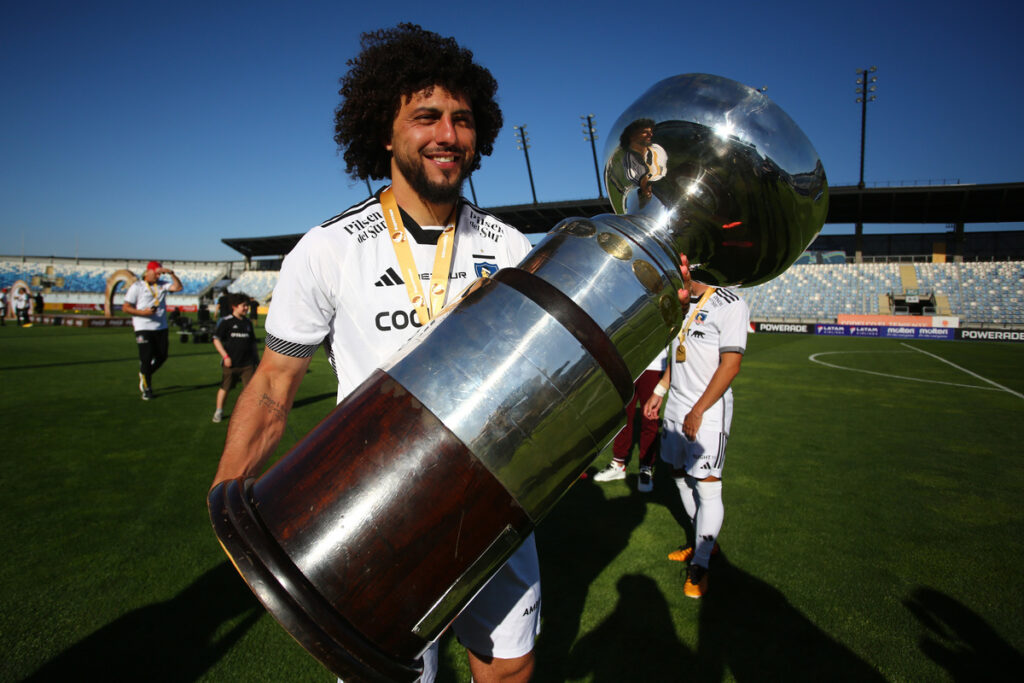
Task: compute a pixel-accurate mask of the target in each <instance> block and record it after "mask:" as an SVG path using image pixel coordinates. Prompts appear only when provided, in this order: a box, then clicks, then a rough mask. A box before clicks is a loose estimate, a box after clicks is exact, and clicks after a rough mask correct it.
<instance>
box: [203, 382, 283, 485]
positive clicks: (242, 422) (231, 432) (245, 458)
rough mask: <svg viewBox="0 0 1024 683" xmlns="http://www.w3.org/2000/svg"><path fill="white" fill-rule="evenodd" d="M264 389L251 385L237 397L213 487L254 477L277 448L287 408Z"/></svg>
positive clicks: (252, 383)
mask: <svg viewBox="0 0 1024 683" xmlns="http://www.w3.org/2000/svg"><path fill="white" fill-rule="evenodd" d="M253 379H254V380H255V379H256V378H255V377H253ZM265 389H266V388H265V387H260V386H258V385H257V383H256V382H255V381H254V382H251V383H250V384H249V386H248V387H246V389H245V391H243V392H242V395H241V396H239V397H238V401H237V403H236V404H235V409H234V414H233V415H232V416H231V424H230V425H229V426H228V437H227V441H226V442H225V444H224V454H223V455H222V456H221V459H220V465H219V466H218V468H217V475H216V476H215V477H214V480H213V484H214V486H216V485H217V484H219V483H220V482H222V481H224V480H225V479H237V478H239V477H254V476H256V475H258V474H259V473H260V471H261V470H262V469H263V466H264V464H266V462H267V459H268V458H269V457H270V454H271V453H273V452H274V449H275V448H277V444H278V442H279V441H280V440H281V435H282V434H284V428H285V425H286V424H287V421H288V408H289V407H290V406H288V405H286V404H284V403H282V402H281V401H280V400H279V399H276V398H274V397H273V396H272V395H271V394H270V393H268V391H266V390H265Z"/></svg>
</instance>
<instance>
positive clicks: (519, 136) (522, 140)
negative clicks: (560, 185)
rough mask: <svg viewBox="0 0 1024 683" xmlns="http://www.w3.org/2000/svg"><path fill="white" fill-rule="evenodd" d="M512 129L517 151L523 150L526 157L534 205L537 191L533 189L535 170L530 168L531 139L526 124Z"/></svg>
mask: <svg viewBox="0 0 1024 683" xmlns="http://www.w3.org/2000/svg"><path fill="white" fill-rule="evenodd" d="M512 129H513V130H514V131H515V132H516V143H517V149H521V150H523V155H524V156H525V157H526V172H527V173H528V174H529V175H530V192H531V193H532V194H533V203H534V204H536V203H537V191H536V190H535V189H534V188H533V170H532V169H531V168H530V152H529V149H530V144H529V143H530V138H529V137H528V136H527V134H526V124H525V123H524V124H523V125H521V126H512Z"/></svg>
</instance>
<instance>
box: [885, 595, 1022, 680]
mask: <svg viewBox="0 0 1024 683" xmlns="http://www.w3.org/2000/svg"><path fill="white" fill-rule="evenodd" d="M903 605H904V606H905V607H906V608H907V609H908V610H910V612H911V614H913V615H914V616H915V617H917V619H918V621H920V622H921V624H922V625H923V626H924V627H925V628H926V629H928V631H929V632H930V636H922V637H921V638H920V640H919V641H918V642H919V646H920V648H921V652H922V653H924V655H925V656H926V657H928V659H930V660H932V661H933V662H935V663H936V664H938V665H939V666H941V667H942V668H943V669H945V670H946V671H948V672H949V675H950V677H951V678H952V679H953V680H954V681H1011V680H1013V681H1019V680H1020V676H1021V671H1022V670H1024V656H1021V653H1020V652H1018V651H1017V650H1015V649H1014V648H1013V647H1012V646H1011V645H1010V644H1009V643H1007V642H1006V641H1005V640H1003V639H1002V638H1001V637H999V635H998V634H997V633H996V632H995V630H994V629H993V628H992V627H991V626H989V625H988V624H987V623H985V621H984V620H983V619H982V618H981V617H979V616H978V615H977V614H975V613H974V612H972V611H971V610H970V609H968V608H967V607H965V606H964V605H963V604H961V603H959V602H957V601H956V600H954V599H953V598H951V597H949V596H948V595H946V594H944V593H940V592H939V591H937V590H934V589H932V588H917V589H915V590H914V591H913V592H912V593H911V594H910V596H909V597H907V598H905V599H904V600H903Z"/></svg>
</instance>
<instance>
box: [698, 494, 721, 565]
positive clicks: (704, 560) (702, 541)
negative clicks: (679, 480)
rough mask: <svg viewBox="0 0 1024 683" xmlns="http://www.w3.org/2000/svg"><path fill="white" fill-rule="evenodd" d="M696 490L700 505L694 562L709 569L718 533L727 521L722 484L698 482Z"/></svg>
mask: <svg viewBox="0 0 1024 683" xmlns="http://www.w3.org/2000/svg"><path fill="white" fill-rule="evenodd" d="M695 488H696V489H697V498H698V499H699V500H700V505H699V506H698V508H697V523H696V533H697V539H696V542H695V543H694V552H693V562H694V563H696V564H699V565H700V566H702V567H707V566H708V563H709V562H710V561H711V550H712V549H713V548H714V547H715V541H716V540H717V539H718V533H719V532H720V531H721V530H722V521H723V520H724V519H725V505H724V504H723V503H722V482H721V481H697V482H696V485H695Z"/></svg>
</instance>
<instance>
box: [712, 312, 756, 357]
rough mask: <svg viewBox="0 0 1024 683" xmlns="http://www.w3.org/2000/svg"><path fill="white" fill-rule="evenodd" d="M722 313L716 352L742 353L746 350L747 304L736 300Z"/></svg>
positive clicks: (748, 315)
mask: <svg viewBox="0 0 1024 683" xmlns="http://www.w3.org/2000/svg"><path fill="white" fill-rule="evenodd" d="M723 313H724V315H723V316H722V329H721V332H720V333H719V337H718V352H719V353H744V352H745V351H746V350H747V330H748V329H749V327H750V309H749V308H748V307H747V302H746V301H744V300H743V299H737V300H736V301H735V302H734V303H732V304H730V305H729V306H727V307H726V308H725V310H724V311H723Z"/></svg>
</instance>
